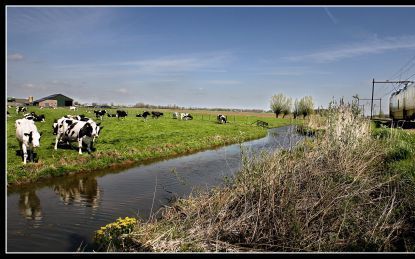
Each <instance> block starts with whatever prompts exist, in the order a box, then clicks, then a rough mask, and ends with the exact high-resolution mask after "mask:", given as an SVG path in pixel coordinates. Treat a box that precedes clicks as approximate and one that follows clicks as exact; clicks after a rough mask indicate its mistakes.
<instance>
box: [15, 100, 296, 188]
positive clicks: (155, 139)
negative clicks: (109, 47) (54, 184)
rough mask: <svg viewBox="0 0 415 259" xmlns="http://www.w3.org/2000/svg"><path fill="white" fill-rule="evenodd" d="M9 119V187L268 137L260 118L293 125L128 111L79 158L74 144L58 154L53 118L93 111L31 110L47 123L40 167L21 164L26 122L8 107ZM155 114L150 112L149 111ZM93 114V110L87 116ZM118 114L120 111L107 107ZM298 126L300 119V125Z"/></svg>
mask: <svg viewBox="0 0 415 259" xmlns="http://www.w3.org/2000/svg"><path fill="white" fill-rule="evenodd" d="M8 110H9V112H10V115H11V117H7V180H8V184H19V183H23V182H29V181H36V180H37V179H39V178H42V177H47V176H58V175H63V174H66V173H70V172H82V171H90V170H101V169H104V168H106V167H110V166H117V165H125V164H134V163H139V162H145V161H151V160H156V159H163V158H168V157H172V156H177V155H181V154H186V153H192V152H196V151H200V150H203V149H208V148H213V147H217V146H222V145H227V144H232V143H238V142H242V141H246V140H250V139H255V138H260V137H263V136H265V135H266V129H264V128H261V127H257V126H256V125H255V124H253V123H254V122H255V121H256V120H258V119H260V120H263V121H266V122H268V123H269V125H270V127H279V126H284V125H289V124H293V123H295V121H294V120H292V119H288V118H287V119H281V118H280V119H276V118H275V116H274V115H273V114H266V113H257V114H256V113H236V112H212V111H195V110H193V111H189V112H190V113H191V114H192V115H193V117H194V119H193V120H191V121H181V120H176V119H172V112H171V111H170V110H162V109H159V110H158V111H162V112H164V116H163V117H161V118H159V119H152V118H151V117H150V118H148V119H147V121H146V122H144V120H143V119H142V118H137V117H135V115H136V114H138V113H142V112H143V111H144V110H145V109H138V108H128V109H123V110H126V111H127V112H128V117H126V118H125V119H121V120H118V119H117V118H109V117H107V116H105V117H104V119H103V121H102V123H101V125H102V126H103V129H102V131H101V134H100V138H99V140H98V141H97V143H96V144H95V145H94V147H95V148H96V150H95V151H94V152H92V154H88V153H86V151H85V153H84V154H82V155H79V154H78V152H77V148H76V144H75V143H73V144H72V146H73V149H58V150H54V149H53V147H54V143H55V138H56V136H55V135H53V134H52V132H53V130H52V124H53V121H54V119H58V118H60V117H62V116H63V115H67V114H72V115H78V114H85V115H86V116H87V117H90V118H92V119H94V120H95V121H97V122H99V119H95V116H94V115H95V114H94V113H92V111H93V109H86V108H81V109H80V110H78V111H76V112H74V111H69V109H68V108H58V109H56V110H53V109H42V110H40V109H39V108H37V107H29V112H30V111H34V112H36V114H45V116H46V122H44V123H41V122H36V125H37V127H38V130H39V132H42V133H43V135H42V138H41V141H40V143H41V146H40V147H39V148H38V149H37V150H36V151H35V152H36V153H37V157H38V158H39V161H38V163H28V164H27V165H23V163H22V159H21V157H20V156H18V155H17V154H16V151H17V150H19V149H20V147H19V146H18V141H17V140H16V137H15V126H14V123H15V120H16V119H19V118H22V117H23V115H22V114H20V115H17V114H16V111H15V109H14V108H11V109H8ZM148 110H150V111H151V109H148ZM88 111H89V112H88ZM107 111H108V112H109V113H115V111H116V109H107ZM219 113H221V114H225V115H228V121H229V123H228V124H225V125H222V124H218V123H216V115H217V114H219ZM297 122H298V121H297Z"/></svg>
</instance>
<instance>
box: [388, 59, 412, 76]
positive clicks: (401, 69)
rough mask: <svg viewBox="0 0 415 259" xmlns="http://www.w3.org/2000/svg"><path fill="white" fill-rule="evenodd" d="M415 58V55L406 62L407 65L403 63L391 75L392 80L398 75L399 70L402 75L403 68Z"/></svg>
mask: <svg viewBox="0 0 415 259" xmlns="http://www.w3.org/2000/svg"><path fill="white" fill-rule="evenodd" d="M414 59H415V55H414V56H413V57H411V58H410V59H409V60H408V61H407V62H406V63H405V65H403V66H402V67H401V68H400V69H399V70H398V71H397V72H396V73H395V74H394V75H393V76H391V80H394V79H396V78H397V77H398V74H399V72H401V71H402V72H401V74H400V75H399V77H402V73H403V69H404V68H405V67H406V66H407V65H409V64H410V63H411V62H412V61H413V60H414Z"/></svg>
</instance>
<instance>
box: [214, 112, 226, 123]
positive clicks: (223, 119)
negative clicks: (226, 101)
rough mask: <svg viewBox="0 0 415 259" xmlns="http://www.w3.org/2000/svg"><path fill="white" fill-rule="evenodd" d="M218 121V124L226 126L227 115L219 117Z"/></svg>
mask: <svg viewBox="0 0 415 259" xmlns="http://www.w3.org/2000/svg"><path fill="white" fill-rule="evenodd" d="M216 119H217V120H218V122H219V123H222V124H225V123H226V121H227V120H226V116H225V115H222V114H219V115H218V116H217V117H216Z"/></svg>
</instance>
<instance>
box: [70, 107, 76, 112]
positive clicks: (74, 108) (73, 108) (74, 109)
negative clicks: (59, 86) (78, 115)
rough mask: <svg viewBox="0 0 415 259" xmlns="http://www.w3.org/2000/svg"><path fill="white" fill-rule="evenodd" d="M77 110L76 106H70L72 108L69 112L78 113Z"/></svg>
mask: <svg viewBox="0 0 415 259" xmlns="http://www.w3.org/2000/svg"><path fill="white" fill-rule="evenodd" d="M76 109H77V107H76V106H70V107H69V110H71V111H76Z"/></svg>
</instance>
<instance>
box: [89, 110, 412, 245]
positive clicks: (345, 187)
mask: <svg viewBox="0 0 415 259" xmlns="http://www.w3.org/2000/svg"><path fill="white" fill-rule="evenodd" d="M324 126H325V127H324V130H323V131H321V132H320V133H319V134H317V135H316V137H315V138H314V139H313V140H312V141H307V142H304V143H303V144H300V145H299V146H298V147H297V148H296V149H294V150H292V151H277V152H275V153H271V154H261V155H260V156H258V157H257V158H255V159H252V160H248V159H244V161H243V167H242V170H241V171H240V172H239V173H238V174H237V175H236V176H235V177H234V179H232V180H231V181H229V182H228V184H227V185H226V186H224V187H221V188H215V189H212V190H211V191H210V192H208V193H194V194H192V196H190V197H188V198H186V199H179V200H178V201H176V202H175V203H174V204H172V205H170V206H168V207H166V208H164V209H163V210H160V211H159V212H158V213H159V215H160V218H158V217H152V218H150V219H149V220H148V221H143V220H139V221H138V222H137V223H134V224H133V225H129V226H128V228H127V227H125V228H123V227H118V228H114V229H113V228H111V227H108V228H103V229H101V231H100V232H98V233H97V240H101V241H102V246H103V250H107V251H234V252H240V251H295V252H298V251H414V250H415V240H414V236H415V233H414V229H415V207H414V204H415V180H414V178H413V173H414V166H415V164H414V163H413V162H414V156H415V151H414V150H415V142H414V139H415V135H412V134H408V133H405V132H401V131H394V130H392V131H391V130H387V129H379V130H377V131H372V129H371V126H370V123H369V121H367V120H364V119H361V118H357V117H354V116H353V115H352V113H351V112H350V110H349V109H348V108H347V107H340V108H338V109H337V108H336V109H333V110H332V111H331V113H328V114H327V117H326V120H325V125H324ZM117 224H122V220H120V222H119V223H117ZM115 229H117V230H120V229H121V230H125V231H121V232H114V231H115Z"/></svg>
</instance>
